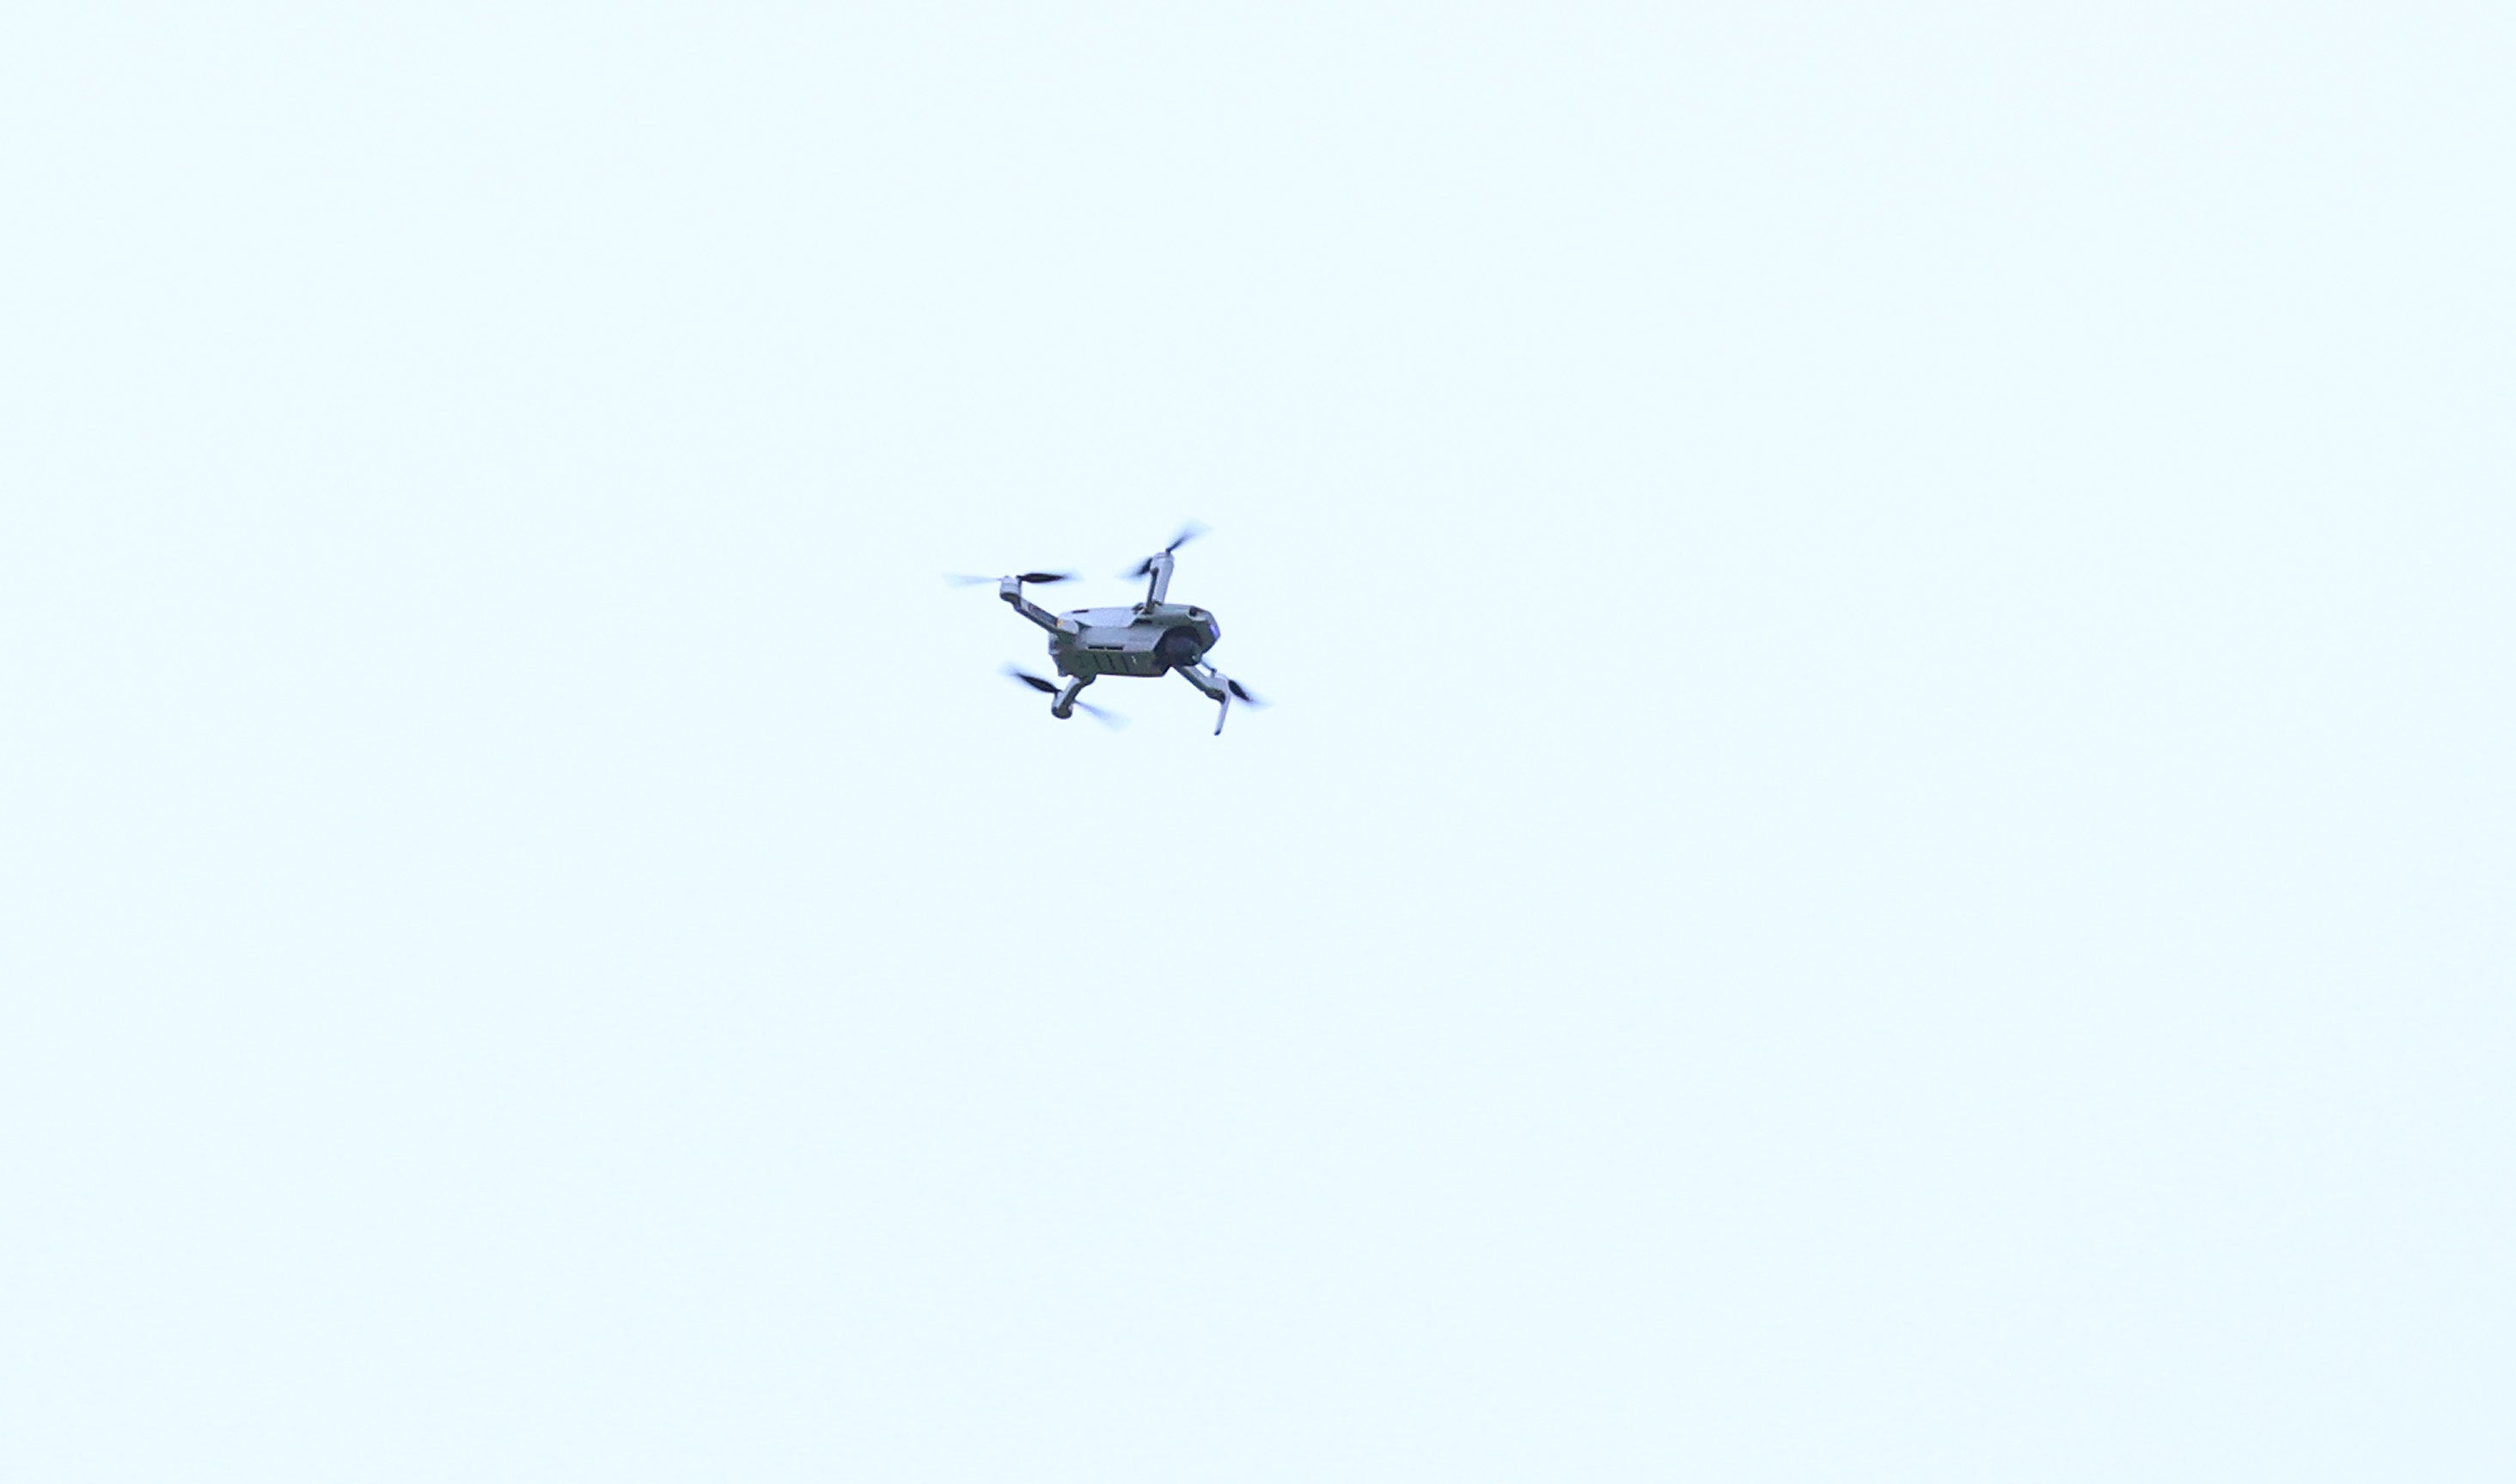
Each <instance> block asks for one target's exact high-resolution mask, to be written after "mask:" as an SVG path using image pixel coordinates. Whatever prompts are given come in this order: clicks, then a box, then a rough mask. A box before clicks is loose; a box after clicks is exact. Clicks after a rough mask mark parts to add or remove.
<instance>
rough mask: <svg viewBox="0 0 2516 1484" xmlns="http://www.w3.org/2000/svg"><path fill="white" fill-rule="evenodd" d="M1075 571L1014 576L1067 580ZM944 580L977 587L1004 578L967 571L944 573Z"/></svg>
mask: <svg viewBox="0 0 2516 1484" xmlns="http://www.w3.org/2000/svg"><path fill="white" fill-rule="evenodd" d="M1073 575H1074V573H1072V572H1015V573H1014V574H1013V578H1014V580H1015V581H1017V582H1029V583H1040V582H1065V581H1068V580H1069V579H1071V578H1072V577H1073ZM943 580H944V581H946V582H949V583H951V584H952V585H953V586H954V587H977V586H979V585H980V584H982V583H988V582H1002V581H1003V580H1004V578H1002V577H980V576H973V575H972V574H970V573H969V572H945V573H944V574H943Z"/></svg>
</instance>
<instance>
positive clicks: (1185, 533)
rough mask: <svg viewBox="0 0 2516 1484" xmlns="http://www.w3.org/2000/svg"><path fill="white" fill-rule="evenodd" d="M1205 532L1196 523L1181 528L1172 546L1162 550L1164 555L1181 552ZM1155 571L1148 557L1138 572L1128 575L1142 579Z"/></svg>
mask: <svg viewBox="0 0 2516 1484" xmlns="http://www.w3.org/2000/svg"><path fill="white" fill-rule="evenodd" d="M1205 531H1206V528H1205V526H1204V525H1203V524H1202V523H1200V522H1196V521H1191V522H1189V523H1188V524H1187V525H1185V526H1183V527H1181V528H1180V533H1179V534H1178V535H1175V536H1173V537H1171V544H1169V545H1168V546H1165V547H1163V548H1162V553H1163V555H1165V556H1167V555H1169V554H1170V553H1172V552H1174V551H1177V550H1179V549H1180V548H1181V547H1183V546H1186V545H1187V544H1188V543H1189V542H1191V541H1194V540H1195V539H1196V538H1197V537H1198V536H1201V535H1203V534H1205ZM1151 572H1153V558H1151V557H1147V558H1145V560H1143V561H1141V562H1139V563H1137V564H1136V570H1135V571H1133V572H1129V573H1127V575H1128V576H1131V577H1142V576H1146V575H1149V574H1150V573H1151Z"/></svg>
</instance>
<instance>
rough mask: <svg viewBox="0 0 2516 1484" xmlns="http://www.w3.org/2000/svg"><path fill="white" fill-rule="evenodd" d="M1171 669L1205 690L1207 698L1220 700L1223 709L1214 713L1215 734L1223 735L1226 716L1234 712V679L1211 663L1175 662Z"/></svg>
mask: <svg viewBox="0 0 2516 1484" xmlns="http://www.w3.org/2000/svg"><path fill="white" fill-rule="evenodd" d="M1171 669H1172V670H1173V671H1174V672H1176V673H1177V674H1178V676H1179V678H1180V679H1182V680H1185V681H1187V682H1188V683H1189V684H1190V685H1193V686H1195V687H1196V688H1197V689H1198V690H1199V691H1201V692H1203V693H1204V695H1205V699H1206V700H1211V701H1216V702H1219V703H1220V705H1221V707H1222V709H1220V710H1218V711H1216V712H1215V713H1214V735H1215V736H1217V737H1221V736H1222V735H1223V722H1224V718H1226V717H1228V716H1230V715H1231V714H1232V681H1231V679H1230V677H1228V676H1226V675H1225V674H1224V673H1223V672H1222V671H1221V670H1218V669H1216V668H1215V667H1214V666H1212V665H1210V664H1204V663H1196V664H1175V665H1172V666H1171Z"/></svg>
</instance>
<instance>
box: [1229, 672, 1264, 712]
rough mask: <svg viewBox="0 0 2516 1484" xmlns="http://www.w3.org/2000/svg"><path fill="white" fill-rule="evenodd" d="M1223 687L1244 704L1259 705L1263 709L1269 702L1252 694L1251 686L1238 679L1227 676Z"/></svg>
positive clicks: (1233, 697)
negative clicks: (1250, 691)
mask: <svg viewBox="0 0 2516 1484" xmlns="http://www.w3.org/2000/svg"><path fill="white" fill-rule="evenodd" d="M1223 688H1224V689H1225V690H1227V691H1230V692H1231V693H1232V699H1233V700H1237V701H1238V702H1240V703H1241V704H1242V705H1244V706H1257V707H1259V708H1260V709H1262V710H1263V709H1265V708H1266V705H1267V702H1266V701H1265V700H1261V699H1259V698H1258V697H1255V696H1252V695H1250V694H1249V688H1248V687H1247V686H1245V685H1242V684H1241V683H1240V682H1239V681H1237V680H1232V679H1229V678H1227V679H1226V680H1225V681H1224V682H1223Z"/></svg>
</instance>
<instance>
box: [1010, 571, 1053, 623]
mask: <svg viewBox="0 0 2516 1484" xmlns="http://www.w3.org/2000/svg"><path fill="white" fill-rule="evenodd" d="M996 596H997V597H999V598H1002V599H1004V600H1005V601H1006V602H1007V603H1010V604H1012V605H1013V607H1014V612H1015V613H1018V614H1020V615H1023V616H1024V617H1026V618H1028V619H1029V620H1030V621H1031V622H1033V623H1036V624H1038V625H1039V626H1040V627H1041V628H1044V629H1046V630H1048V631H1049V632H1050V633H1052V634H1053V633H1056V632H1057V631H1058V622H1057V615H1055V614H1052V613H1050V612H1049V611H1048V610H1047V609H1044V608H1042V607H1040V606H1039V605H1038V604H1036V603H1033V602H1032V601H1030V600H1029V599H1028V598H1026V597H1024V596H1023V585H1022V583H1021V581H1020V580H1019V579H1017V578H1013V577H1007V578H1005V579H1004V580H1003V581H1002V582H999V583H997V584H996Z"/></svg>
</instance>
